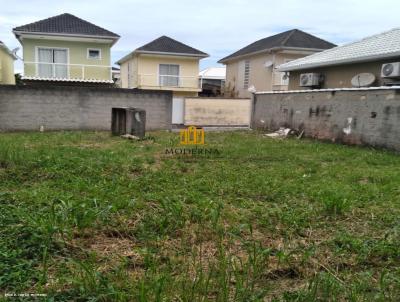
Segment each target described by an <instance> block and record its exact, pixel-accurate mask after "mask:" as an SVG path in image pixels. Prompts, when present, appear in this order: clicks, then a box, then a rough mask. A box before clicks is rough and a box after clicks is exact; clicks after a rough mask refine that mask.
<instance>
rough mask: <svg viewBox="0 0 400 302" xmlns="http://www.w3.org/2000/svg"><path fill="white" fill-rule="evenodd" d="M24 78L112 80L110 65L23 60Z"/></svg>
mask: <svg viewBox="0 0 400 302" xmlns="http://www.w3.org/2000/svg"><path fill="white" fill-rule="evenodd" d="M24 77H25V78H41V79H59V80H82V81H85V80H95V81H96V80H97V81H112V66H106V65H84V64H65V63H44V62H24Z"/></svg>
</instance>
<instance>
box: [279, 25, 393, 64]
mask: <svg viewBox="0 0 400 302" xmlns="http://www.w3.org/2000/svg"><path fill="white" fill-rule="evenodd" d="M397 56H400V28H395V29H392V30H390V31H386V32H384V33H381V34H378V35H374V36H371V37H367V38H364V39H362V40H360V41H357V42H353V43H350V44H346V45H343V46H338V47H335V48H332V49H329V50H325V51H323V52H320V53H316V54H313V55H311V56H307V57H304V58H301V59H297V60H294V61H291V62H288V63H286V64H282V65H280V66H279V68H278V69H279V70H280V71H291V70H303V69H309V68H314V67H323V66H332V65H341V64H349V63H357V62H360V63H361V62H368V61H374V60H379V59H386V58H392V57H397Z"/></svg>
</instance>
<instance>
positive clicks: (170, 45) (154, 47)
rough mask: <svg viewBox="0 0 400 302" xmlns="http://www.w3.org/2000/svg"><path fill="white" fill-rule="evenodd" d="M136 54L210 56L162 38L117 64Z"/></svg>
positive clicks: (126, 57)
mask: <svg viewBox="0 0 400 302" xmlns="http://www.w3.org/2000/svg"><path fill="white" fill-rule="evenodd" d="M134 53H154V54H166V55H168V54H169V55H184V56H193V57H201V58H205V57H208V54H206V53H205V52H202V51H200V50H198V49H196V48H193V47H190V46H189V45H186V44H183V43H182V42H179V41H177V40H174V39H172V38H170V37H167V36H161V37H159V38H157V39H155V40H153V41H151V42H149V43H147V44H145V45H143V46H141V47H139V48H136V49H135V50H134V51H132V52H131V53H129V54H128V55H126V56H125V57H123V58H122V59H120V60H119V61H118V62H117V63H118V64H121V63H123V62H124V61H126V60H127V59H128V58H130V57H131V56H132V54H134Z"/></svg>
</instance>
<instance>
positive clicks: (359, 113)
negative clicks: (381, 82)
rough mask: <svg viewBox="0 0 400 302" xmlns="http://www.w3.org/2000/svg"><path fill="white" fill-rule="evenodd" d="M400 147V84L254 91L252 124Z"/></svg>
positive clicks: (361, 142)
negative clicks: (393, 85) (349, 87)
mask: <svg viewBox="0 0 400 302" xmlns="http://www.w3.org/2000/svg"><path fill="white" fill-rule="evenodd" d="M279 127H289V128H292V129H297V130H299V131H302V130H304V135H305V136H307V137H313V138H318V139H323V140H330V141H335V142H343V143H347V144H365V145H371V146H377V147H385V148H389V149H395V150H398V151H400V140H399V138H400V86H396V87H386V88H352V89H328V90H312V91H297V92H292V91H288V92H276V93H274V92H265V93H256V94H255V95H254V105H253V113H252V128H254V129H263V130H276V129H278V128H279Z"/></svg>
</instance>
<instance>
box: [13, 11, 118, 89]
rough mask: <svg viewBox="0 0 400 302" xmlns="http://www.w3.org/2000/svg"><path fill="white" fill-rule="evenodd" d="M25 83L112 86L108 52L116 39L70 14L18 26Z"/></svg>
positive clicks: (113, 35) (17, 36)
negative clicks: (42, 82) (98, 84)
mask: <svg viewBox="0 0 400 302" xmlns="http://www.w3.org/2000/svg"><path fill="white" fill-rule="evenodd" d="M13 33H14V34H15V36H16V38H17V39H18V40H19V41H20V43H21V45H22V47H23V59H24V74H23V77H22V79H23V80H25V81H47V82H48V81H50V82H80V83H85V82H88V83H105V84H112V83H113V80H112V70H111V56H110V49H111V47H112V46H113V45H114V44H115V43H116V42H117V41H118V39H119V36H118V35H117V34H115V33H113V32H110V31H108V30H106V29H104V28H101V27H99V26H96V25H94V24H92V23H89V22H87V21H85V20H82V19H80V18H78V17H75V16H73V15H71V14H62V15H58V16H55V17H51V18H48V19H45V20H40V21H38V22H34V23H30V24H27V25H23V26H19V27H16V28H14V29H13Z"/></svg>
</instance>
